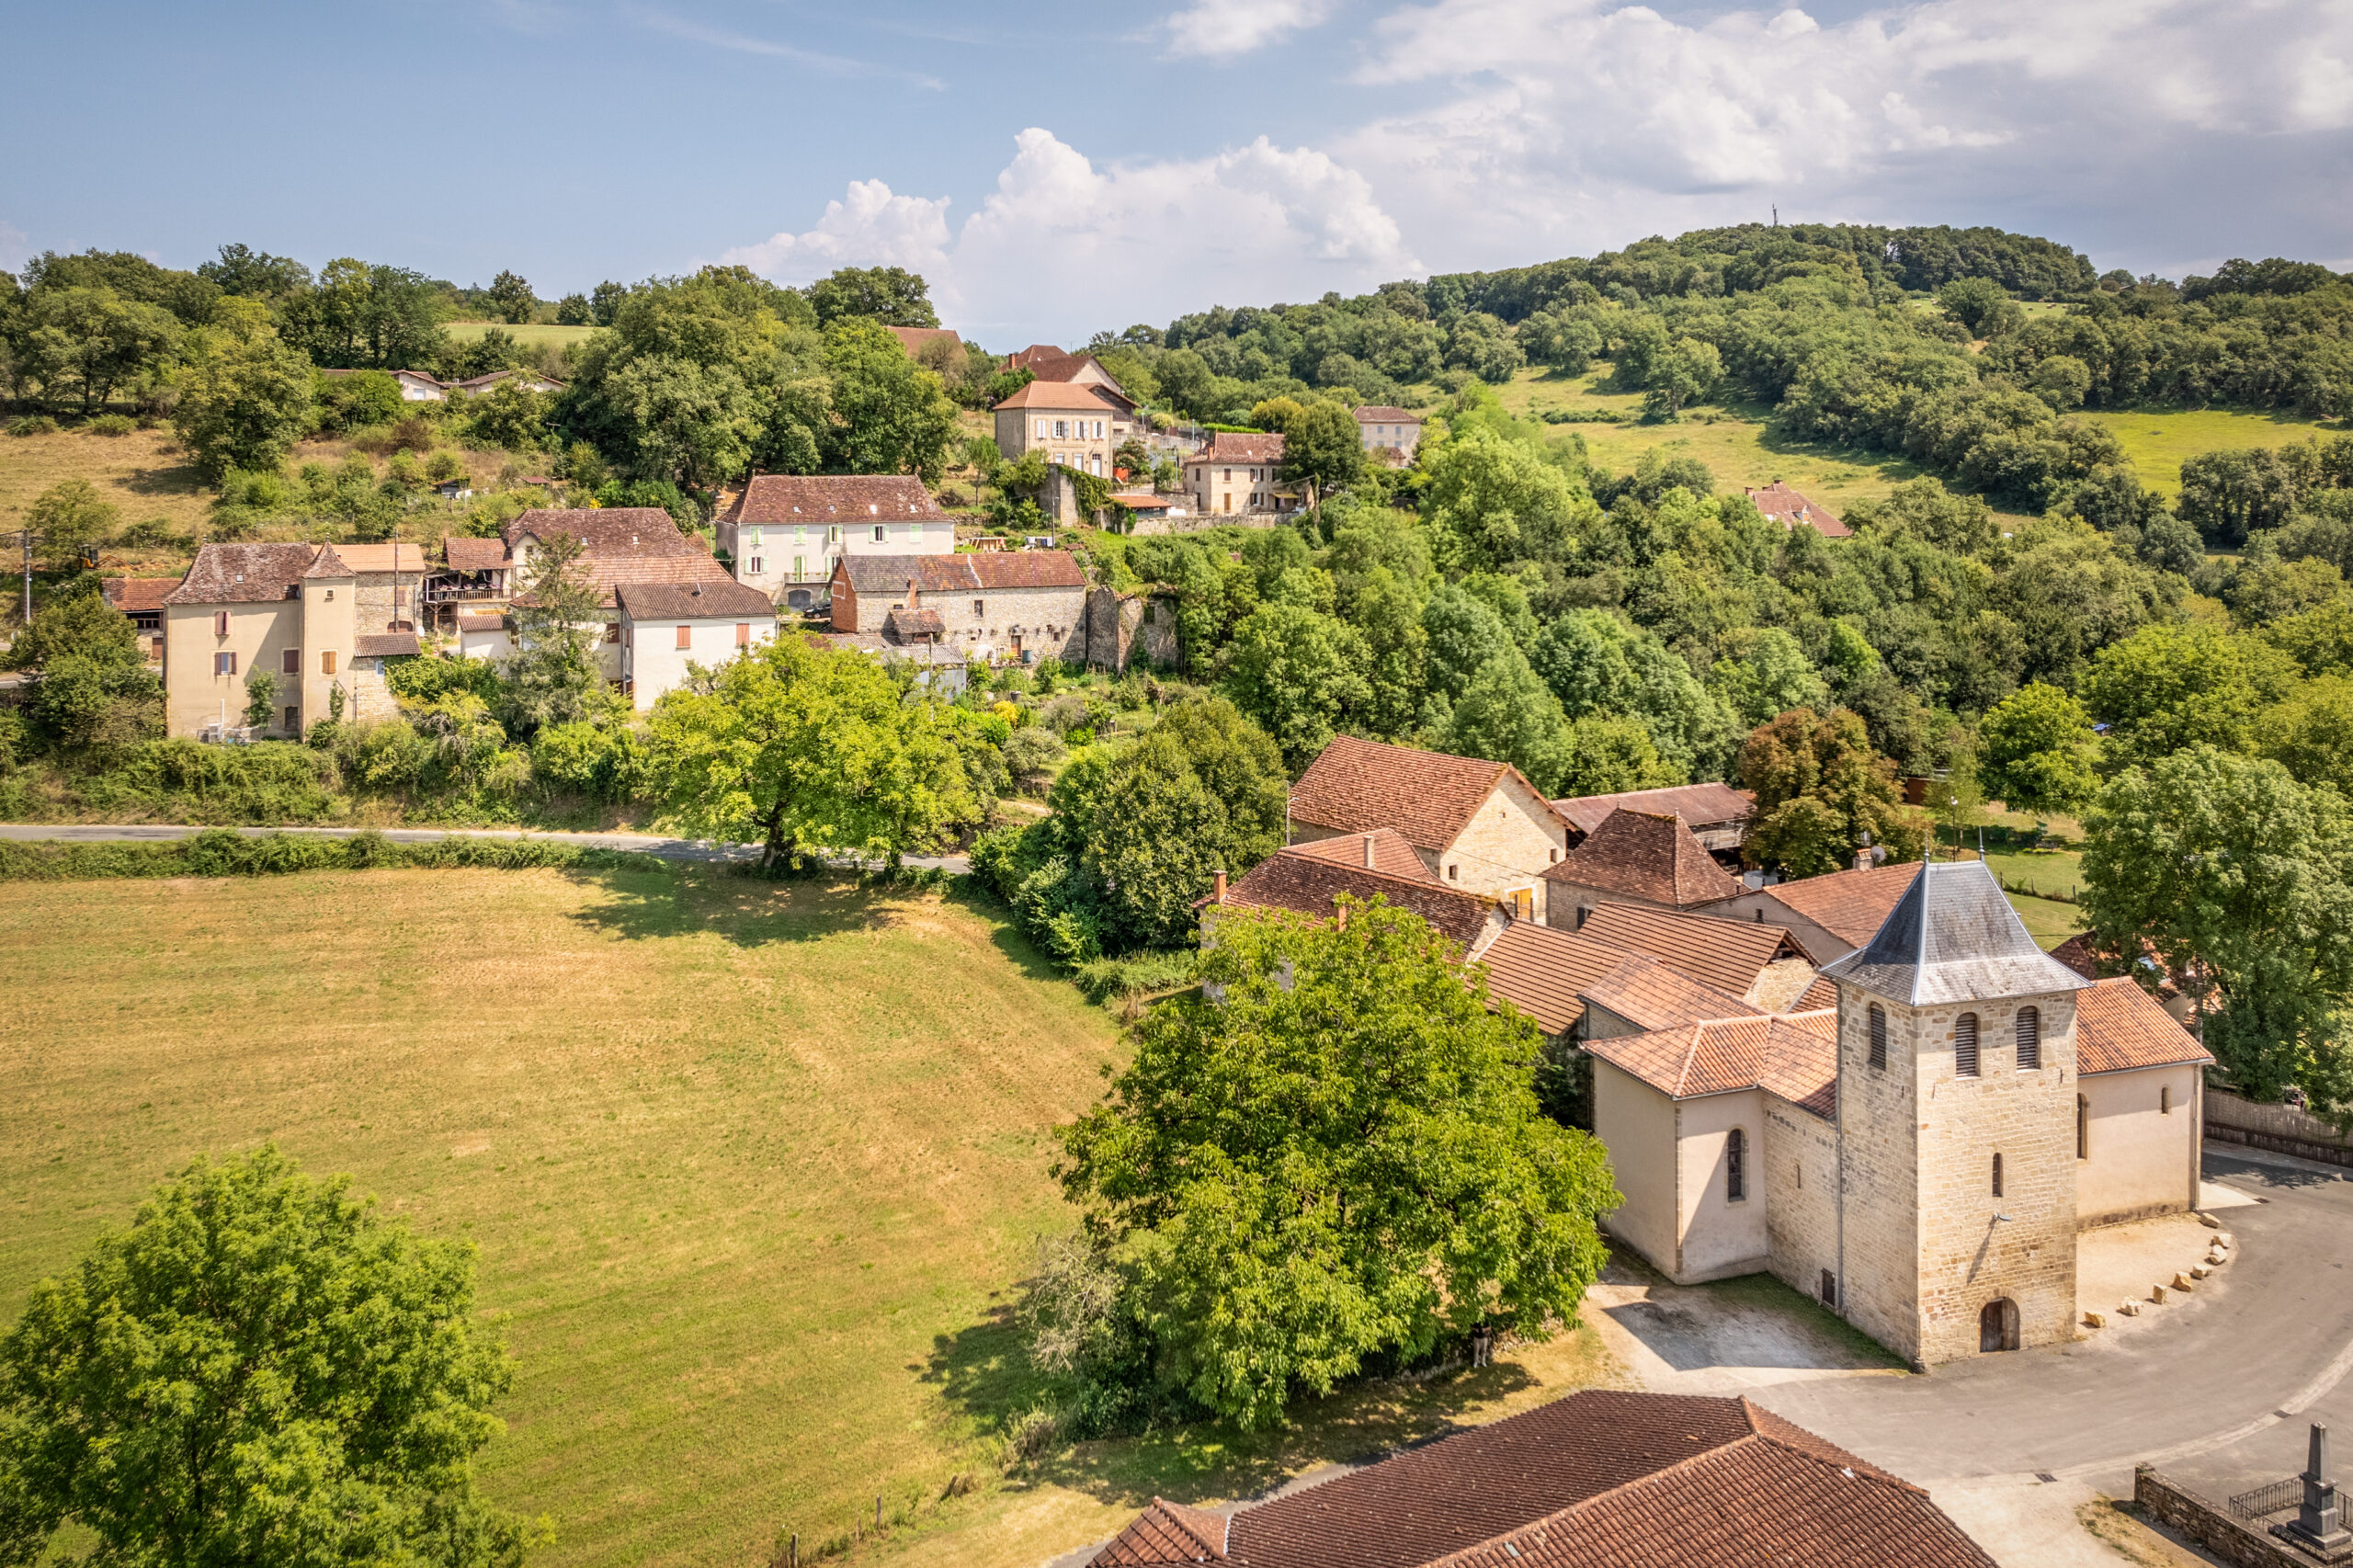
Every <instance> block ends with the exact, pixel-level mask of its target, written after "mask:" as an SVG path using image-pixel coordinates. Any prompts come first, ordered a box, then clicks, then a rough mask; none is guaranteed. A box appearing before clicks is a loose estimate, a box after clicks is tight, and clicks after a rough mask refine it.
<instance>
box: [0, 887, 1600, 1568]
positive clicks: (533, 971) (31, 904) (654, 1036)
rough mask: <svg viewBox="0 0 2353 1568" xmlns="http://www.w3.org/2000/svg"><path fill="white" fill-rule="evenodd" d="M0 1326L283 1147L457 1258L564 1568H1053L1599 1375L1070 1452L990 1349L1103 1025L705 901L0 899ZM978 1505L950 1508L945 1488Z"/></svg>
mask: <svg viewBox="0 0 2353 1568" xmlns="http://www.w3.org/2000/svg"><path fill="white" fill-rule="evenodd" d="M0 963H4V964H5V965H6V972H7V973H8V974H9V976H10V984H9V988H8V1001H9V1006H7V1007H6V1009H0V1104H5V1105H6V1106H8V1107H9V1108H10V1111H11V1114H10V1115H9V1116H8V1117H7V1118H6V1120H5V1121H0V1216H5V1217H6V1219H5V1224H0V1322H6V1321H8V1320H10V1319H13V1317H14V1315H15V1314H16V1312H17V1311H18V1310H20V1308H21V1306H22V1304H23V1301H24V1295H25V1291H26V1290H27V1288H28V1286H29V1285H30V1284H31V1282H32V1281H33V1280H35V1279H36V1278H40V1277H41V1276H43V1275H45V1274H48V1273H51V1272H53V1271H55V1270H58V1269H61V1268H63V1267H67V1266H69V1265H70V1264H71V1262H72V1261H73V1259H74V1257H75V1256H77V1255H78V1254H79V1253H80V1251H81V1250H82V1249H83V1248H84V1247H85V1245H86V1244H87V1243H88V1241H89V1238H90V1237H91V1236H92V1234H93V1233H95V1232H96V1231H97V1229H98V1228H99V1227H101V1226H103V1225H109V1224H115V1225H119V1224H121V1223H124V1222H126V1221H127V1220H128V1219H129V1217H130V1215H131V1210H132V1208H133V1206H134V1205H135V1203H136V1201H137V1200H138V1199H139V1198H140V1196H141V1195H142V1193H143V1192H145V1191H146V1190H147V1189H148V1188H149V1187H152V1186H153V1184H154V1183H156V1182H157V1181H159V1180H161V1179H163V1178H165V1176H168V1175H170V1174H171V1173H172V1172H173V1171H175V1170H176V1169H178V1168H179V1167H181V1166H182V1165H185V1164H186V1163H187V1162H188V1160H190V1159H191V1158H193V1157H194V1156H195V1155H197V1154H198V1153H204V1152H212V1153H225V1152H228V1151H232V1150H237V1149H243V1148H248V1147H251V1146H252V1145H254V1144H255V1143H256V1142H260V1141H261V1140H264V1139H273V1138H274V1139H276V1140H277V1141H278V1142H279V1143H280V1144H281V1145H282V1146H283V1147H284V1148H286V1149H287V1150H288V1151H289V1152H290V1153H291V1154H293V1155H294V1156H295V1157H296V1158H297V1159H299V1160H300V1161H301V1163H302V1164H303V1165H305V1166H307V1167H308V1168H309V1169H310V1170H312V1171H313V1172H316V1173H326V1172H338V1171H340V1172H349V1173H351V1174H352V1175H353V1176H354V1177H355V1178H356V1179H357V1183H358V1187H359V1188H360V1189H361V1190H363V1191H366V1192H370V1193H373V1194H375V1195H377V1197H378V1199H380V1201H381V1204H382V1206H383V1207H384V1208H385V1209H386V1210H389V1211H390V1212H392V1213H394V1214H397V1215H400V1216H401V1217H403V1218H404V1219H405V1220H406V1221H409V1222H410V1223H412V1224H414V1225H415V1226H416V1227H418V1228H419V1229H420V1230H422V1231H424V1232H426V1233H431V1234H435V1235H442V1236H459V1235H461V1236H466V1237H469V1238H471V1239H472V1241H473V1242H474V1243H475V1244H477V1245H478V1246H479V1247H480V1249H481V1254H480V1271H479V1280H480V1298H481V1302H482V1305H483V1307H484V1308H485V1309H486V1310H488V1311H492V1312H498V1313H500V1314H503V1315H504V1317H505V1319H506V1332H507V1335H508V1338H509V1341H510V1344H511V1346H512V1348H513V1349H514V1351H515V1353H516V1355H517V1361H518V1372H519V1375H518V1378H517V1385H516V1389H515V1392H513V1393H512V1394H511V1395H509V1396H508V1398H507V1399H506V1401H505V1402H504V1403H503V1404H502V1406H501V1414H502V1415H504V1416H505V1417H506V1420H507V1422H508V1431H507V1433H506V1436H505V1437H502V1438H500V1439H498V1440H497V1441H496V1442H494V1444H493V1445H492V1446H491V1447H490V1449H488V1450H486V1452H485V1454H484V1456H483V1466H482V1469H483V1477H484V1483H485V1486H486V1488H487V1490H488V1491H489V1492H490V1494H492V1495H493V1496H494V1497H496V1498H497V1499H498V1500H500V1501H502V1502H504V1503H506V1504H507V1505H510V1506H515V1507H517V1508H521V1509H525V1510H528V1511H530V1512H533V1513H540V1512H544V1513H546V1514H548V1515H550V1516H551V1517H553V1519H554V1521H555V1524H556V1528H557V1531H558V1539H557V1542H556V1544H555V1546H554V1547H553V1548H552V1549H551V1550H550V1551H548V1552H547V1553H545V1554H544V1556H543V1557H542V1558H541V1559H540V1561H541V1562H543V1563H545V1564H547V1565H549V1568H588V1565H597V1568H603V1565H607V1564H613V1565H619V1564H631V1565H632V1568H634V1565H639V1564H661V1565H672V1564H675V1565H694V1568H702V1565H713V1568H717V1565H728V1568H736V1565H741V1568H756V1565H760V1564H765V1563H766V1562H767V1561H768V1557H769V1553H770V1551H771V1549H772V1547H773V1545H774V1543H775V1541H776V1539H777V1535H778V1532H779V1531H780V1530H797V1531H799V1532H801V1536H802V1543H803V1548H804V1551H809V1550H811V1549H813V1548H814V1547H817V1546H819V1545H822V1544H823V1543H824V1542H825V1541H826V1540H829V1539H831V1538H834V1537H837V1536H841V1535H844V1534H846V1533H847V1530H848V1529H849V1527H850V1524H851V1521H852V1519H853V1518H854V1517H861V1516H862V1517H864V1518H865V1519H866V1520H867V1521H869V1522H870V1521H871V1518H872V1514H873V1507H874V1500H875V1498H876V1496H877V1495H878V1494H880V1495H881V1497H882V1499H883V1506H884V1513H885V1517H886V1520H887V1522H888V1528H887V1530H886V1533H885V1535H884V1537H883V1538H882V1540H881V1541H879V1542H878V1541H876V1540H873V1539H872V1538H871V1537H870V1538H869V1539H868V1540H867V1541H866V1542H865V1543H864V1544H863V1545H862V1546H861V1547H860V1548H858V1555H861V1556H876V1555H886V1556H890V1557H892V1558H893V1559H900V1560H904V1561H907V1562H923V1563H930V1562H938V1563H940V1564H943V1565H944V1564H948V1563H955V1564H958V1565H960V1568H962V1565H968V1564H970V1565H978V1568H1031V1565H1032V1564H1035V1563H1037V1562H1040V1561H1042V1560H1044V1559H1046V1558H1048V1557H1051V1556H1052V1555H1054V1554H1056V1553H1058V1552H1061V1551H1067V1550H1069V1549H1071V1548H1072V1547H1074V1546H1078V1545H1081V1544H1084V1543H1085V1542H1086V1541H1088V1540H1096V1539H1099V1538H1100V1537H1102V1536H1104V1535H1107V1534H1108V1533H1110V1532H1111V1531H1112V1530H1113V1529H1115V1528H1118V1526H1119V1524H1120V1522H1121V1520H1122V1519H1123V1518H1124V1517H1126V1516H1127V1515H1129V1514H1131V1512H1132V1511H1133V1510H1134V1509H1135V1508H1137V1507H1139V1506H1142V1503H1143V1502H1145V1501H1148V1500H1149V1499H1150V1498H1151V1496H1152V1495H1154V1494H1155V1493H1158V1494H1165V1495H1169V1496H1173V1497H1181V1498H1188V1499H1216V1498H1222V1497H1226V1496H1232V1495H1236V1494H1242V1493H1245V1492H1250V1491H1254V1490H1256V1489H1257V1488H1259V1487H1261V1486H1264V1485H1266V1484H1267V1483H1271V1482H1273V1481H1275V1480H1277V1479H1279V1478H1280V1477H1281V1476H1283V1475H1285V1474H1289V1473H1291V1472H1293V1471H1297V1470H1300V1469H1302V1468H1307V1467H1312V1466H1313V1465H1315V1464H1318V1463H1322V1462H1324V1461H1325V1460H1329V1459H1333V1458H1348V1457H1355V1456H1358V1455H1361V1454H1363V1453H1365V1452H1367V1451H1368V1450H1370V1449H1377V1448H1379V1447H1381V1446H1382V1445H1384V1444H1387V1443H1391V1442H1394V1441H1397V1440H1400V1439H1402V1438H1404V1437H1412V1436H1417V1435H1419V1434H1421V1433H1424V1432H1427V1431H1428V1430H1430V1429H1432V1428H1433V1427H1434V1426H1437V1425H1438V1424H1441V1423H1443V1422H1445V1421H1448V1420H1453V1419H1468V1418H1477V1417H1492V1416H1493V1415H1499V1414H1502V1413H1504V1412H1505V1411H1506V1410H1508V1409H1512V1408H1517V1407H1519V1406H1523V1405H1526V1404H1529V1403H1537V1402H1539V1401H1540V1400H1542V1399H1544V1398H1547V1397H1551V1396H1552V1395H1553V1394H1556V1393H1558V1392H1563V1391H1564V1390H1566V1389H1569V1388H1574V1387H1577V1386H1582V1385H1584V1384H1586V1383H1590V1382H1592V1381H1597V1380H1600V1379H1605V1378H1608V1377H1609V1376H1611V1375H1612V1373H1611V1370H1610V1367H1609V1364H1608V1358H1607V1357H1606V1355H1604V1354H1603V1353H1602V1352H1601V1351H1600V1349H1599V1348H1598V1342H1597V1338H1596V1337H1595V1336H1594V1335H1592V1334H1591V1333H1590V1332H1588V1331H1578V1332H1575V1333H1573V1334H1570V1335H1563V1336H1562V1337H1561V1338H1559V1339H1556V1340H1555V1341H1553V1342H1552V1343H1551V1344H1548V1345H1544V1346H1531V1347H1529V1348H1527V1349H1525V1350H1523V1351H1520V1352H1518V1353H1515V1354H1513V1355H1511V1356H1507V1357H1506V1358H1503V1359H1502V1360H1501V1361H1499V1363H1498V1365H1496V1366H1495V1367H1493V1368H1490V1369H1483V1370H1482V1371H1480V1372H1478V1373H1476V1374H1470V1375H1461V1374H1458V1375H1456V1376H1454V1377H1452V1378H1440V1379H1436V1380H1432V1381H1427V1382H1399V1383H1392V1384H1385V1385H1373V1386H1370V1387H1366V1388H1360V1389H1357V1390H1353V1391H1349V1392H1344V1393H1342V1394H1340V1395H1337V1396H1336V1397H1335V1398H1334V1399H1332V1400H1330V1401H1328V1402H1325V1403H1324V1404H1322V1405H1320V1406H1317V1407H1315V1408H1313V1409H1311V1410H1309V1411H1307V1412H1304V1413H1303V1414H1302V1421H1301V1423H1300V1424H1299V1425H1298V1426H1296V1427H1294V1428H1293V1429H1292V1430H1291V1431H1290V1432H1287V1433H1282V1434H1275V1435H1271V1436H1265V1437H1255V1438H1239V1437H1234V1436H1233V1435H1232V1434H1227V1433H1222V1432H1219V1431H1216V1430H1206V1431H1204V1430H1193V1431H1183V1432H1173V1433H1168V1434H1164V1435H1160V1436H1157V1437H1151V1438H1146V1439H1139V1440H1133V1441H1123V1442H1109V1443H1095V1444H1088V1445H1084V1446H1081V1447H1079V1448H1077V1449H1069V1448H1064V1449H1061V1450H1060V1451H1053V1452H1049V1453H1047V1454H1045V1455H1044V1456H1042V1457H1041V1458H1040V1460H1037V1461H1036V1462H1035V1463H1034V1464H1033V1465H1031V1466H1029V1468H1027V1469H1018V1468H1017V1469H1016V1470H1015V1471H1012V1472H1011V1473H1008V1472H1007V1471H1006V1467H1005V1464H1004V1460H1003V1449H1002V1444H1001V1442H1000V1438H999V1434H1000V1433H1001V1432H1002V1430H1003V1429H1004V1426H1005V1424H1006V1422H1007V1421H1008V1420H1009V1419H1011V1418H1014V1417H1017V1416H1018V1415H1020V1414H1021V1413H1022V1412H1023V1411H1025V1410H1026V1409H1028V1408H1029V1405H1030V1404H1031V1403H1032V1402H1033V1401H1034V1400H1035V1398H1036V1392H1035V1389H1034V1385H1033V1382H1032V1380H1031V1378H1030V1376H1029V1373H1028V1371H1027V1370H1026V1369H1025V1367H1024V1364H1023V1361H1022V1358H1021V1354H1020V1349H1019V1342H1018V1339H1017V1335H1016V1332H1015V1330H1014V1329H1013V1327H1012V1325H1011V1324H1010V1323H1009V1322H1008V1321H1007V1308H1008V1305H1009V1303H1010V1301H1011V1300H1012V1298H1013V1294H1014V1290H1015V1288H1016V1285H1017V1281H1018V1279H1019V1278H1020V1277H1021V1275H1022V1274H1023V1273H1024V1272H1025V1266H1026V1265H1027V1263H1028V1261H1029V1258H1030V1257H1031V1256H1033V1250H1032V1249H1033V1246H1034V1240H1035V1237H1036V1236H1037V1234H1038V1233H1040V1232H1044V1231H1049V1230H1058V1229H1062V1228H1064V1227H1066V1226H1067V1225H1068V1224H1069V1223H1070V1222H1071V1221H1070V1217H1069V1215H1068V1212H1067V1210H1064V1209H1063V1206H1062V1204H1061V1203H1060V1200H1059V1198H1058V1196H1057V1194H1056V1192H1055V1190H1054V1188H1053V1187H1052V1184H1051V1182H1050V1180H1049V1179H1048V1177H1047V1176H1046V1166H1047V1165H1048V1164H1049V1162H1050V1160H1051V1128H1052V1127H1053V1126H1054V1125H1055V1124H1056V1123H1058V1122H1061V1121H1064V1120H1067V1119H1069V1118H1070V1117H1071V1116H1073V1115H1074V1113H1076V1112H1077V1111H1078V1110H1079V1109H1081V1108H1083V1107H1085V1106H1086V1105H1087V1104H1089V1103H1090V1102H1091V1101H1092V1100H1093V1099H1094V1098H1095V1096H1097V1094H1099V1093H1100V1091H1101V1079H1100V1077H1099V1070H1100V1069H1101V1068H1102V1067H1103V1066H1104V1065H1105V1064H1107V1063H1109V1062H1113V1061H1115V1060H1116V1059H1118V1058H1119V1056H1120V1044H1119V1041H1118V1040H1117V1039H1116V1038H1115V1034H1114V1031H1113V1028H1112V1025H1111V1024H1110V1022H1109V1020H1108V1017H1107V1016H1106V1015H1105V1014H1103V1013H1102V1012H1100V1011H1098V1010H1097V1009H1095V1008H1092V1007H1089V1006H1086V1004H1085V1003H1084V1002H1082V1001H1081V999H1080V998H1079V997H1078V995H1077V994H1076V993H1075V992H1074V990H1073V989H1072V988H1071V987H1070V986H1068V985H1067V984H1064V983H1062V982H1060V981H1057V980H1054V979H1052V978H1051V977H1050V976H1049V975H1048V974H1047V973H1046V971H1044V970H1043V969H1042V967H1040V965H1039V964H1038V963H1037V961H1036V960H1035V959H1034V957H1033V956H1032V955H1031V954H1030V952H1029V949H1028V948H1027V947H1026V945H1025V944H1023V942H1022V941H1021V939H1020V938H1019V937H1017V936H1015V935H1014V934H1012V933H1011V932H1010V930H1009V929H1008V928H1007V927H1006V926H1005V925H1004V924H1003V922H1002V921H1000V920H999V919H998V918H997V917H996V916H995V915H993V914H992V913H990V912H988V911H986V910H984V909H981V908H975V907H972V906H970V905H967V904H964V903H960V902H958V901H956V900H954V899H951V898H942V897H939V896H937V895H878V894H871V893H862V892H855V891H852V890H849V889H847V888H824V887H816V886H809V885H788V886H783V887H778V886H770V885H767V884H762V883H757V882H752V881H744V880H741V879H735V878H729V877H725V876H722V875H719V874H716V873H712V872H705V871H699V870H688V871H684V872H678V873H668V872H648V873H622V874H617V875H609V876H593V877H592V876H573V875H568V874H565V873H561V872H554V871H533V872H497V871H472V872H427V871H408V870H386V871H370V872H359V873H322V874H315V875H305V876H300V877H279V878H271V879H267V880H264V881H250V882H247V881H170V882H153V883H149V882H127V881H108V882H87V883H74V884H62V885H61V884H48V885H34V884H14V885H5V886H0ZM960 1473H961V1474H962V1475H965V1476H967V1477H970V1478H972V1480H973V1481H974V1482H975V1483H976V1487H975V1489H973V1490H972V1491H970V1492H967V1493H966V1494H962V1495H959V1496H955V1497H952V1498H951V1497H944V1496H943V1494H944V1493H946V1492H947V1491H948V1490H949V1482H950V1479H951V1478H952V1477H954V1476H957V1475H959V1474H960Z"/></svg>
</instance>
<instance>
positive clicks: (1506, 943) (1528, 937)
mask: <svg viewBox="0 0 2353 1568" xmlns="http://www.w3.org/2000/svg"><path fill="white" fill-rule="evenodd" d="M1628 957H1629V955H1628V954H1626V953H1625V952H1623V951H1621V950H1620V949H1617V948H1613V947H1610V946H1608V944H1607V943H1603V942H1596V941H1592V940H1589V939H1587V938H1586V937H1582V936H1579V935H1577V934H1576V933H1574V932H1571V931H1556V930H1554V929H1553V928H1552V926H1539V925H1537V924H1536V923H1535V922H1533V921H1529V920H1515V921H1513V922H1512V923H1511V925H1510V926H1506V928H1505V929H1504V931H1503V934H1502V935H1500V936H1498V937H1496V938H1495V940H1494V941H1492V942H1490V943H1488V944H1487V948H1486V950H1485V951H1484V952H1483V953H1481V954H1480V955H1479V961H1480V962H1481V963H1483V964H1485V965H1486V966H1487V994H1489V995H1491V996H1500V997H1502V998H1503V999H1504V1000H1505V1001H1506V1002H1509V1003H1510V1004H1511V1005H1512V1006H1515V1007H1518V1009H1519V1010H1520V1011H1521V1012H1523V1013H1526V1014H1527V1015H1528V1016H1529V1017H1531V1018H1534V1019H1535V1020H1536V1024H1537V1027H1538V1028H1541V1029H1542V1030H1543V1031H1544V1032H1545V1033H1546V1034H1560V1033H1562V1032H1563V1031H1564V1030H1566V1029H1568V1028H1572V1027H1573V1026H1574V1024H1575V1023H1576V1021H1577V1020H1578V1019H1579V1018H1582V1017H1585V994H1586V991H1587V990H1588V989H1589V988H1590V987H1592V986H1593V985H1595V984H1596V983H1599V982H1600V981H1601V980H1602V979H1604V978H1605V977H1606V976H1608V975H1610V974H1613V973H1615V972H1616V971H1619V970H1620V969H1621V968H1623V967H1625V964H1626V962H1627V960H1628Z"/></svg>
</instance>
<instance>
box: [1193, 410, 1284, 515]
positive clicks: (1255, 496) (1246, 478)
mask: <svg viewBox="0 0 2353 1568" xmlns="http://www.w3.org/2000/svg"><path fill="white" fill-rule="evenodd" d="M1282 465H1283V438H1282V437H1280V436H1239V435H1235V434H1234V433H1233V432H1232V431H1229V430H1220V431H1218V432H1217V433H1216V434H1215V435H1213V436H1211V437H1210V440H1209V444H1208V445H1206V446H1204V447H1203V448H1201V449H1200V450H1199V451H1198V452H1194V453H1192V454H1191V455H1190V456H1188V457H1187V458H1186V460H1185V470H1184V472H1185V489H1186V492H1187V494H1189V495H1191V496H1192V498H1193V511H1194V513H1195V515H1197V516H1202V517H1236V516H1240V517H1249V516H1258V517H1265V516H1270V515H1272V516H1279V515H1281V514H1284V513H1288V512H1291V511H1294V510H1296V509H1297V498H1296V496H1295V495H1293V494H1291V493H1290V487H1289V486H1287V485H1284V484H1282V483H1280V476H1279V471H1280V470H1281V468H1282Z"/></svg>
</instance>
